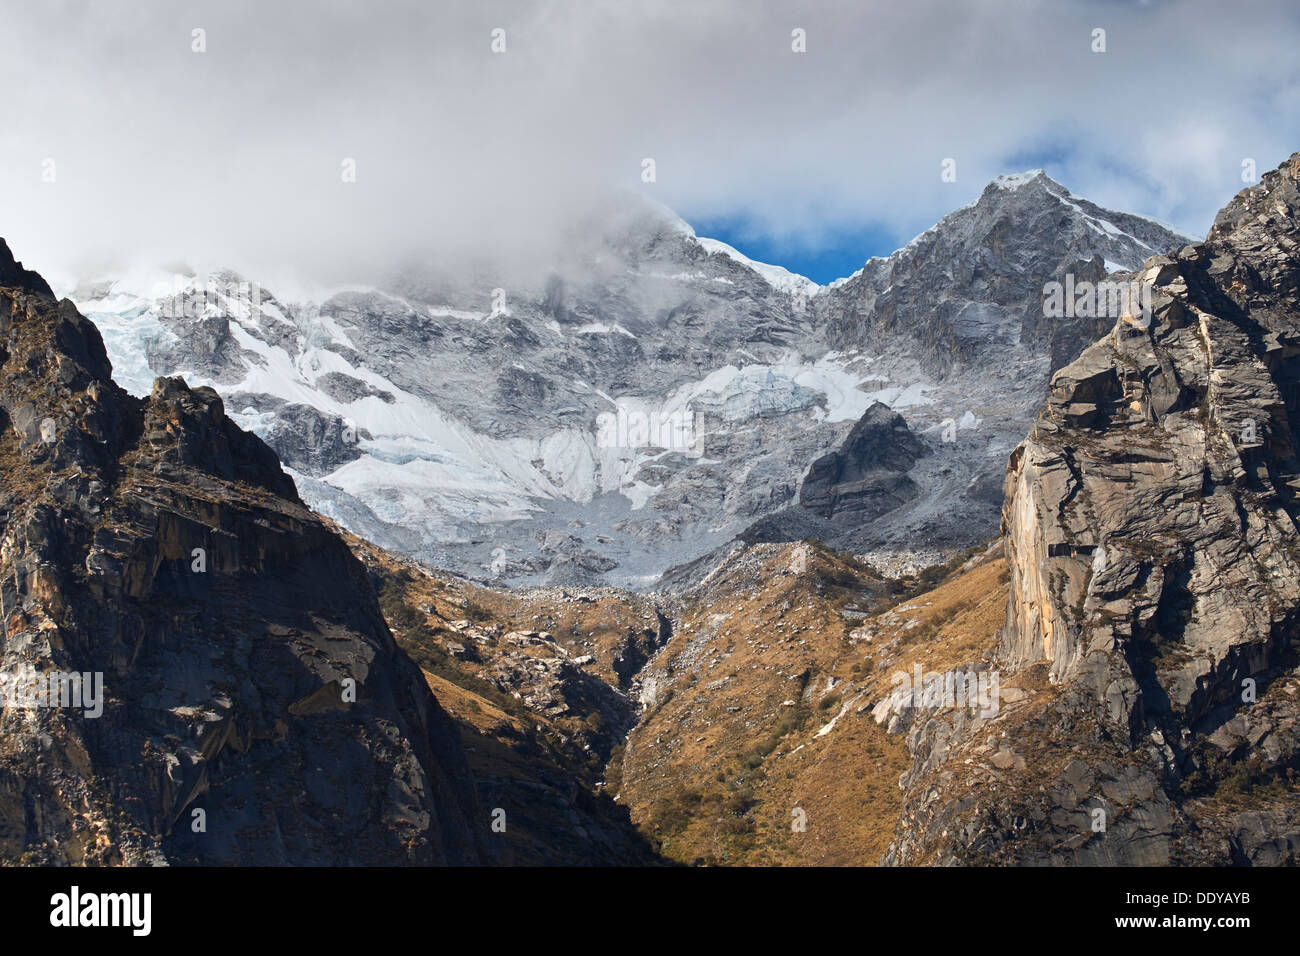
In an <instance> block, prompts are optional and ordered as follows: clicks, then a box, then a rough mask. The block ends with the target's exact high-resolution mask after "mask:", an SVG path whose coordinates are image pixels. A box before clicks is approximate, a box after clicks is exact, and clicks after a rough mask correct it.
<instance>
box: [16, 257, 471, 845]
mask: <svg viewBox="0 0 1300 956" xmlns="http://www.w3.org/2000/svg"><path fill="white" fill-rule="evenodd" d="M0 361H2V362H3V365H2V367H0V425H2V426H3V427H2V428H0V462H2V463H3V477H2V478H0V581H2V582H3V583H2V584H0V620H2V622H3V627H4V651H3V662H2V664H3V671H4V672H5V673H6V674H12V673H18V672H21V671H22V670H23V669H25V668H35V669H37V670H41V671H48V670H54V671H60V672H77V673H82V674H97V673H98V674H102V675H103V700H102V713H101V714H100V715H98V716H90V715H88V714H87V712H86V711H84V710H80V709H70V708H63V707H42V708H39V709H36V710H26V711H24V710H22V709H21V708H15V707H7V708H6V709H5V711H4V713H3V716H2V717H0V852H2V853H3V855H4V856H5V857H6V858H9V859H15V860H16V859H23V860H26V861H31V862H39V863H49V864H96V865H98V864H114V863H125V864H141V863H145V862H150V863H153V862H159V861H166V862H170V863H198V864H209V865H214V864H219V865H225V864H244V865H265V864H297V865H305V864H335V865H357V864H412V863H415V864H433V863H476V862H479V861H481V860H483V859H484V855H483V851H482V848H481V844H480V836H479V833H480V829H481V827H480V825H479V821H478V820H477V819H476V818H477V816H478V810H477V805H476V803H475V799H474V794H473V792H472V789H471V787H470V785H469V777H468V773H467V770H466V762H465V756H464V753H463V752H462V750H461V746H460V742H459V737H458V734H457V731H456V728H455V726H454V724H453V723H452V722H451V721H450V719H449V718H448V717H447V715H446V714H445V713H444V712H443V710H442V709H441V708H440V707H439V705H438V703H437V702H436V701H435V700H434V698H433V697H432V695H431V694H430V693H429V690H428V687H427V686H426V684H425V682H424V681H423V679H422V678H421V675H420V673H419V671H418V669H417V668H416V667H415V666H414V664H412V662H411V661H410V660H409V658H407V657H406V655H405V654H403V653H402V652H401V651H400V650H398V648H397V646H396V645H395V643H394V642H393V638H392V636H391V634H390V633H389V631H388V628H387V627H386V626H385V624H384V620H383V617H382V615H381V614H380V612H379V608H378V606H377V603H376V599H375V595H374V592H373V591H372V590H371V588H370V585H369V582H368V579H367V577H366V574H365V572H364V570H363V569H362V567H361V565H360V563H359V562H358V561H357V560H356V559H355V558H354V557H353V556H352V555H351V554H350V552H349V551H348V548H347V546H346V545H345V544H344V543H343V541H342V540H341V539H340V538H339V537H338V536H337V535H336V534H334V533H333V532H332V531H331V530H330V529H329V527H327V526H326V525H325V524H324V523H323V522H322V521H321V520H320V519H319V518H317V517H316V516H315V515H314V514H312V512H311V511H309V510H308V509H307V508H306V507H305V506H303V505H302V503H301V502H300V501H299V499H298V495H297V493H296V491H295V488H294V484H293V482H292V480H291V479H290V478H289V477H288V476H287V475H286V474H285V473H284V471H283V470H282V469H281V468H280V466H279V463H278V461H277V459H276V457H275V454H274V453H273V452H272V451H271V450H270V449H269V448H267V447H266V445H264V444H263V443H262V442H261V441H260V440H259V439H257V438H256V437H254V436H253V435H250V434H248V433H246V432H243V431H241V430H240V429H238V428H237V427H235V426H234V425H233V424H232V423H231V422H230V420H229V419H228V418H227V417H226V416H225V414H224V412H223V408H222V402H221V399H220V398H219V397H218V396H217V393H216V392H214V391H213V390H212V389H210V388H195V389H191V388H189V387H187V386H186V384H185V383H184V382H183V381H182V380H180V379H179V378H164V379H160V380H158V382H157V383H156V384H155V386H154V388H153V390H152V393H151V394H149V395H148V397H147V398H143V399H139V398H133V397H131V396H130V395H128V394H126V393H125V392H124V391H123V390H122V389H121V388H119V387H118V386H117V385H116V384H115V383H114V382H113V381H112V378H111V372H112V369H111V367H110V365H109V362H108V358H107V355H106V353H105V350H104V346H103V342H102V340H101V338H100V335H99V333H98V331H97V330H96V329H95V327H94V326H93V325H92V324H91V323H90V322H88V321H86V320H85V319H83V318H82V317H81V316H80V314H79V313H78V312H77V310H76V308H75V307H74V306H73V305H72V303H71V302H69V301H67V300H64V301H62V302H56V301H55V300H54V298H53V296H52V295H51V294H50V292H49V289H48V287H47V286H46V285H45V284H44V283H43V282H41V281H40V280H39V277H36V276H35V275H34V274H33V273H31V272H28V271H26V270H23V269H22V268H21V267H20V266H18V264H17V263H15V262H14V261H13V258H12V256H11V255H10V253H9V250H8V247H7V246H5V245H4V244H3V242H0ZM200 811H201V812H200Z"/></svg>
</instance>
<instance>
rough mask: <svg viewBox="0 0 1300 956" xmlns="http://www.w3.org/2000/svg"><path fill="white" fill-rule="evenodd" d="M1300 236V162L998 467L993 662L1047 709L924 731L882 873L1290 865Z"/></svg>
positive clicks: (1102, 350)
mask: <svg viewBox="0 0 1300 956" xmlns="http://www.w3.org/2000/svg"><path fill="white" fill-rule="evenodd" d="M1298 241H1300V154H1297V155H1295V156H1293V157H1292V158H1291V159H1290V160H1289V161H1288V162H1286V163H1285V164H1283V166H1282V167H1281V168H1280V169H1278V170H1276V171H1274V172H1271V173H1269V174H1268V175H1266V176H1265V177H1264V178H1263V180H1262V181H1261V183H1260V184H1259V185H1257V186H1254V187H1252V188H1250V189H1247V190H1245V191H1244V192H1242V193H1241V194H1240V195H1238V196H1237V197H1236V198H1235V199H1234V200H1233V201H1232V202H1231V203H1230V204H1229V205H1228V207H1227V208H1225V209H1224V210H1223V212H1222V213H1221V214H1220V215H1219V217H1218V219H1217V220H1216V222H1215V225H1214V227H1213V229H1212V230H1211V231H1210V234H1209V236H1208V237H1207V240H1206V241H1205V242H1204V243H1200V244H1196V245H1191V246H1188V247H1186V248H1184V249H1182V250H1181V251H1180V252H1178V253H1177V254H1175V255H1172V256H1156V257H1153V258H1151V259H1148V260H1147V262H1146V264H1145V267H1144V268H1143V270H1142V271H1141V273H1140V279H1141V281H1143V282H1145V283H1149V284H1150V286H1151V289H1152V297H1151V302H1152V309H1151V315H1150V321H1149V324H1148V322H1147V321H1146V320H1145V319H1144V317H1143V316H1142V315H1141V314H1138V315H1136V316H1134V315H1129V316H1125V317H1123V318H1121V319H1120V320H1119V321H1118V322H1116V323H1115V325H1114V328H1113V329H1112V331H1111V332H1110V334H1109V335H1107V336H1106V337H1105V338H1103V339H1102V340H1101V341H1099V342H1097V343H1096V344H1094V345H1092V346H1091V347H1090V348H1088V349H1087V350H1086V351H1085V352H1084V353H1083V354H1082V355H1081V356H1080V357H1079V359H1078V360H1077V361H1075V362H1073V363H1071V364H1070V365H1069V366H1067V367H1065V368H1064V369H1062V370H1061V371H1059V372H1058V373H1057V374H1056V376H1055V377H1054V378H1053V381H1052V392H1051V397H1050V399H1049V403H1048V407H1047V409H1046V410H1045V411H1044V413H1043V414H1042V416H1041V417H1040V418H1039V420H1038V421H1037V423H1036V424H1035V426H1034V429H1033V431H1032V433H1031V434H1030V436H1029V438H1028V439H1027V440H1026V441H1025V442H1024V444H1023V445H1021V447H1020V448H1018V449H1017V450H1016V452H1015V454H1014V455H1013V456H1012V458H1011V462H1010V465H1009V468H1008V474H1007V481H1006V505H1005V510H1004V526H1003V527H1004V532H1005V540H1006V553H1007V557H1008V561H1009V565H1010V570H1011V581H1010V585H1011V593H1010V598H1009V601H1008V608H1007V623H1006V627H1005V629H1004V632H1003V638H1002V643H1001V647H1000V649H999V654H998V663H999V665H1000V666H1001V667H1003V668H1006V669H1008V670H1010V671H1012V672H1022V673H1023V672H1041V676H1042V678H1043V680H1042V688H1041V692H1040V693H1038V694H1036V695H1035V696H1036V700H1037V703H1035V704H1032V705H1030V704H1026V703H1023V702H1021V703H1018V704H1016V705H1013V706H1008V707H1004V708H1003V709H1002V711H1001V712H1000V713H999V714H998V715H997V716H996V717H994V718H991V719H989V720H986V721H984V720H977V721H969V720H968V721H965V722H964V723H960V724H958V723H956V722H953V721H949V720H945V719H942V718H937V717H936V718H935V719H932V720H930V721H929V722H928V724H927V725H926V726H921V727H918V728H914V729H913V731H912V732H911V734H910V736H909V745H910V746H911V747H912V750H913V760H914V763H913V771H912V772H911V773H910V774H908V775H905V777H904V780H903V783H904V786H905V787H906V788H907V797H906V804H905V811H904V817H903V821H902V823H901V825H900V828H899V831H898V833H897V834H896V839H895V842H894V844H893V846H892V847H891V850H890V853H889V854H888V855H887V860H888V861H889V862H896V863H915V862H921V861H934V862H985V863H988V862H998V863H1004V862H1005V863H1081V864H1094V863H1105V864H1159V863H1215V864H1226V863H1269V864H1276V863H1295V862H1297V855H1296V853H1297V850H1296V848H1297V842H1296V840H1295V829H1296V821H1297V819H1300V794H1297V781H1296V776H1295V774H1296V770H1297V769H1300V672H1298V671H1297V644H1296V634H1297V618H1298V616H1300V530H1298V528H1297V524H1296V518H1297V514H1300V502H1297V500H1296V492H1297V489H1300V482H1298V480H1297V478H1298V476H1300V462H1298V461H1297V452H1296V449H1297V440H1298V437H1300V433H1298V432H1297V425H1298V424H1300V246H1298V245H1297V242H1298ZM999 744H1000V745H1001V746H1007V745H1011V746H1014V747H1015V749H1017V750H1018V751H1019V752H1020V753H1023V754H1025V757H1026V760H1027V761H1028V766H1027V767H1025V768H1023V769H1018V770H1017V769H1010V768H1008V767H1005V766H1003V767H1001V768H998V767H989V766H988V764H987V763H986V758H985V757H983V756H981V754H983V753H986V752H987V751H988V750H989V749H991V748H992V747H994V746H995V745H999ZM981 748H985V749H984V750H981Z"/></svg>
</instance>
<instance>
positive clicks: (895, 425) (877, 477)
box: [799, 402, 929, 522]
mask: <svg viewBox="0 0 1300 956" xmlns="http://www.w3.org/2000/svg"><path fill="white" fill-rule="evenodd" d="M928 452H929V449H928V448H926V446H925V444H924V443H923V442H922V441H921V440H920V439H918V438H917V437H916V436H915V435H913V434H912V432H911V430H910V429H909V428H908V427H907V422H906V421H904V420H903V416H902V415H899V414H898V413H897V412H894V411H891V410H890V409H889V407H888V406H886V405H883V404H881V403H880V402H876V403H874V404H873V405H872V406H871V407H870V408H868V409H867V411H866V413H865V414H864V415H863V416H862V418H860V419H859V420H858V422H857V424H855V425H854V426H853V430H852V431H850V432H849V434H848V437H847V438H845V439H844V444H843V445H841V446H840V447H839V448H838V449H837V450H835V451H833V452H831V453H829V454H827V455H823V456H822V457H821V458H818V459H817V460H816V461H814V462H813V463H812V467H810V468H809V469H808V474H807V476H806V477H805V478H804V481H803V484H802V485H801V486H800V488H799V504H801V505H802V506H803V507H805V508H807V509H808V510H809V511H812V512H813V513H815V514H818V515H821V516H822V517H823V518H837V517H838V518H841V519H844V520H849V521H855V522H864V521H868V520H870V519H872V518H876V517H878V516H880V515H882V514H884V513H885V512H886V511H892V510H893V509H894V508H896V507H898V506H899V505H900V504H902V503H903V502H904V501H906V500H908V499H909V498H911V497H914V496H915V494H916V485H915V483H914V482H913V481H912V480H911V479H910V478H908V477H907V472H908V471H909V470H910V469H911V467H912V466H913V465H915V464H916V460H917V459H918V458H920V457H921V456H922V455H925V454H927V453H928Z"/></svg>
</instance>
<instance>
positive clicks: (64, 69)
mask: <svg viewBox="0 0 1300 956" xmlns="http://www.w3.org/2000/svg"><path fill="white" fill-rule="evenodd" d="M196 27H201V28H203V29H205V30H206V31H207V52H206V53H202V54H196V53H192V52H191V30H192V29H194V28H196ZM494 27H502V28H504V29H505V30H506V43H507V52H506V53H505V54H503V55H498V54H493V53H492V52H491V50H490V43H491V36H490V31H491V30H492V29H493V28H494ZM795 27H801V28H803V29H804V30H806V31H807V53H803V54H797V53H793V52H792V51H791V49H790V31H791V30H792V29H793V28H795ZM1094 27H1102V28H1104V29H1105V30H1106V31H1107V47H1108V49H1107V52H1106V53H1104V54H1097V53H1093V52H1091V50H1090V43H1091V32H1092V29H1093V28H1094ZM1297 48H1300V17H1298V16H1297V13H1296V11H1295V9H1294V7H1293V5H1291V4H1289V3H1287V2H1285V0H1279V2H1277V3H1267V4H1266V3H1249V2H1247V3H1236V4H1221V3H1217V2H1210V0H1189V2H1184V3H1153V4H1150V5H1145V6H1138V5H1132V4H1127V3H1118V2H1111V3H1095V4H1088V5H1084V4H1060V3H1054V2H1046V0H1044V2H1029V0H1021V2H1007V3H1000V4H979V5H975V4H968V3H957V2H953V3H933V2H930V3H927V2H909V3H897V2H892V0H891V2H881V3H875V4H864V3H861V2H847V0H845V2H820V3H813V2H754V0H718V2H685V0H683V2H680V3H668V2H658V3H655V2H641V3H608V4H596V3H574V2H565V0H551V2H530V3H526V4H525V3H519V2H513V3H502V4H492V3H474V4H470V3H463V4H452V3H438V4H430V3H427V2H422V3H415V2H412V3H405V4H402V3H395V2H389V3H382V4H368V5H362V4H355V3H343V2H338V3H333V4H321V3H306V2H298V3H274V4H267V3H250V2H244V3H238V2H237V3H230V2H224V0H223V2H221V3H215V2H200V3H191V4H176V3H174V2H158V0H155V2H136V3H131V4H100V3H94V4H85V5H83V6H81V7H80V8H78V9H76V10H73V9H71V8H69V7H67V6H62V7H60V8H59V10H58V11H52V10H48V9H43V8H39V7H38V6H37V5H34V4H33V5H23V6H20V7H11V8H10V9H9V10H7V11H6V23H5V29H4V30H3V31H2V32H0V74H2V75H3V79H4V88H5V90H6V96H5V101H4V105H3V107H0V130H2V131H3V135H4V149H3V152H2V153H0V235H4V236H6V237H7V238H8V239H9V240H10V244H11V246H13V248H14V250H15V252H16V254H17V255H19V256H20V257H21V258H24V259H26V260H27V261H28V262H29V263H30V264H32V265H34V266H35V267H37V268H40V269H44V270H48V271H52V272H56V273H57V272H65V273H70V272H73V271H78V272H85V271H88V270H89V271H93V270H95V269H97V268H103V267H107V266H110V265H112V264H115V262H126V261H130V260H136V259H139V258H142V257H143V258H146V259H152V260H153V261H154V262H163V261H166V262H171V261H173V260H175V259H176V258H178V257H180V256H186V257H190V258H191V261H221V262H226V263H232V264H234V265H236V266H242V267H244V268H251V269H264V268H272V267H281V268H282V267H284V266H286V265H290V266H299V267H308V268H310V270H312V271H313V272H315V273H317V274H322V275H328V276H330V277H337V278H349V279H355V278H365V277H366V274H367V273H369V272H371V271H373V270H375V269H378V268H380V267H382V266H383V265H384V264H387V263H390V262H391V261H393V260H394V259H396V258H398V257H402V256H414V257H416V258H418V259H423V260H427V261H430V262H449V261H455V260H456V257H457V256H460V255H464V254H468V253H481V252H484V251H489V250H491V251H497V252H504V253H505V254H507V255H515V254H519V253H520V250H524V249H533V250H535V251H536V250H540V251H541V254H542V255H549V254H550V249H551V245H552V244H553V243H554V241H555V236H556V235H557V233H558V231H559V230H558V227H559V226H560V225H561V224H562V223H566V222H569V221H571V220H572V218H573V217H574V216H575V214H576V213H577V211H579V210H581V209H583V208H585V204H586V202H587V201H588V200H589V199H590V198H591V197H593V196H595V195H597V194H600V193H602V192H604V191H606V190H609V189H619V188H631V189H636V190H642V191H645V192H647V193H649V194H650V195H651V196H653V197H654V198H655V199H658V200H659V201H661V202H663V203H665V204H667V205H669V206H671V207H673V208H675V209H678V210H680V211H685V212H687V213H688V214H694V215H698V216H730V217H744V218H748V219H750V220H752V221H753V223H754V224H755V225H756V226H757V227H758V228H760V229H763V230H765V231H767V232H768V233H769V234H770V235H772V236H774V237H776V238H778V239H783V240H788V241H795V242H802V243H806V244H815V243H817V242H818V241H819V240H823V239H825V237H826V236H827V235H829V234H830V233H831V232H832V231H834V230H837V229H844V228H853V227H856V226H861V225H863V224H864V223H868V222H871V223H878V224H880V225H882V226H884V227H885V228H887V229H890V230H894V231H895V232H896V233H897V234H898V236H899V237H900V239H906V238H907V237H908V236H910V235H912V234H914V233H916V232H919V231H920V230H921V229H923V228H925V227H926V226H928V225H929V224H930V223H932V222H933V221H934V220H936V219H937V218H939V217H940V216H941V215H942V214H944V213H945V212H948V211H950V210H951V209H953V208H955V207H956V206H959V205H961V204H962V203H964V202H967V201H969V200H970V199H972V198H974V196H975V195H977V194H978V192H979V190H980V188H981V187H982V186H983V184H984V183H985V182H986V181H987V180H988V179H990V178H992V177H993V176H994V175H996V174H998V173H1003V172H1008V171H1013V169H1016V168H1023V167H1024V166H1028V165H1042V164H1043V161H1042V159H1040V158H1037V156H1038V155H1041V154H1043V153H1046V154H1047V155H1048V156H1049V157H1052V156H1056V157H1059V159H1058V160H1057V161H1055V162H1052V161H1048V162H1047V163H1046V165H1047V168H1048V171H1049V173H1051V174H1052V175H1053V176H1054V177H1055V178H1057V179H1059V180H1061V181H1062V182H1064V183H1065V184H1066V185H1067V186H1069V187H1070V189H1071V190H1073V191H1074V192H1075V193H1077V194H1080V195H1083V196H1087V197H1088V198H1090V199H1093V200H1095V201H1097V202H1099V203H1102V204H1103V205H1110V206H1114V207H1118V208H1123V209H1131V210H1133V211H1137V212H1142V213H1146V214H1148V215H1154V216H1157V217H1158V218H1161V219H1165V220H1168V221H1170V222H1172V223H1174V224H1175V225H1177V226H1179V227H1181V228H1184V229H1186V230H1187V231H1190V232H1193V233H1203V232H1204V231H1205V229H1206V228H1207V227H1208V225H1209V223H1210V220H1211V218H1212V216H1213V213H1214V211H1215V210H1217V209H1218V208H1219V207H1220V206H1221V205H1222V204H1223V203H1224V202H1225V201H1226V200H1227V199H1228V198H1229V197H1230V196H1231V195H1232V194H1233V193H1234V192H1236V191H1237V190H1238V189H1240V188H1241V187H1242V185H1243V184H1242V183H1241V181H1240V170H1241V161H1242V159H1243V158H1246V157H1252V158H1254V159H1255V160H1256V161H1257V163H1258V166H1259V170H1260V171H1261V172H1263V171H1265V170H1267V169H1269V168H1272V167H1273V166H1275V165H1276V164H1277V163H1278V162H1280V161H1281V159H1283V158H1284V157H1285V156H1287V155H1289V154H1290V153H1291V152H1292V151H1294V150H1296V149H1297V148H1300V122H1298V121H1297V115H1296V104H1297V103H1300V95H1297V94H1300V73H1298V71H1297V68H1296V63H1297V61H1296V59H1295V54H1294V51H1295V50H1296V49H1297ZM647 156H649V157H653V158H654V159H655V160H656V164H657V173H658V181H657V182H656V183H655V184H653V185H650V186H643V185H642V184H641V183H640V181H639V177H640V171H641V165H640V164H641V160H642V159H643V158H644V157H647ZM1026 156H1035V158H1034V159H1032V160H1026V161H1024V162H1020V163H1016V160H1017V158H1019V157H1026ZM345 157H352V158H354V159H355V160H356V164H357V182H356V183H355V184H345V183H343V182H341V180H340V170H341V165H340V164H341V163H342V162H343V160H344V158H345ZM945 157H954V158H956V159H957V161H958V181H957V182H956V183H955V184H945V183H941V182H940V180H939V166H940V163H941V161H942V160H943V158H945ZM47 158H49V159H53V160H54V161H55V164H56V166H55V169H56V174H57V180H56V182H54V183H44V182H42V179H41V176H42V169H43V167H42V162H43V161H44V160H45V159H47ZM864 258H865V255H864Z"/></svg>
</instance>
